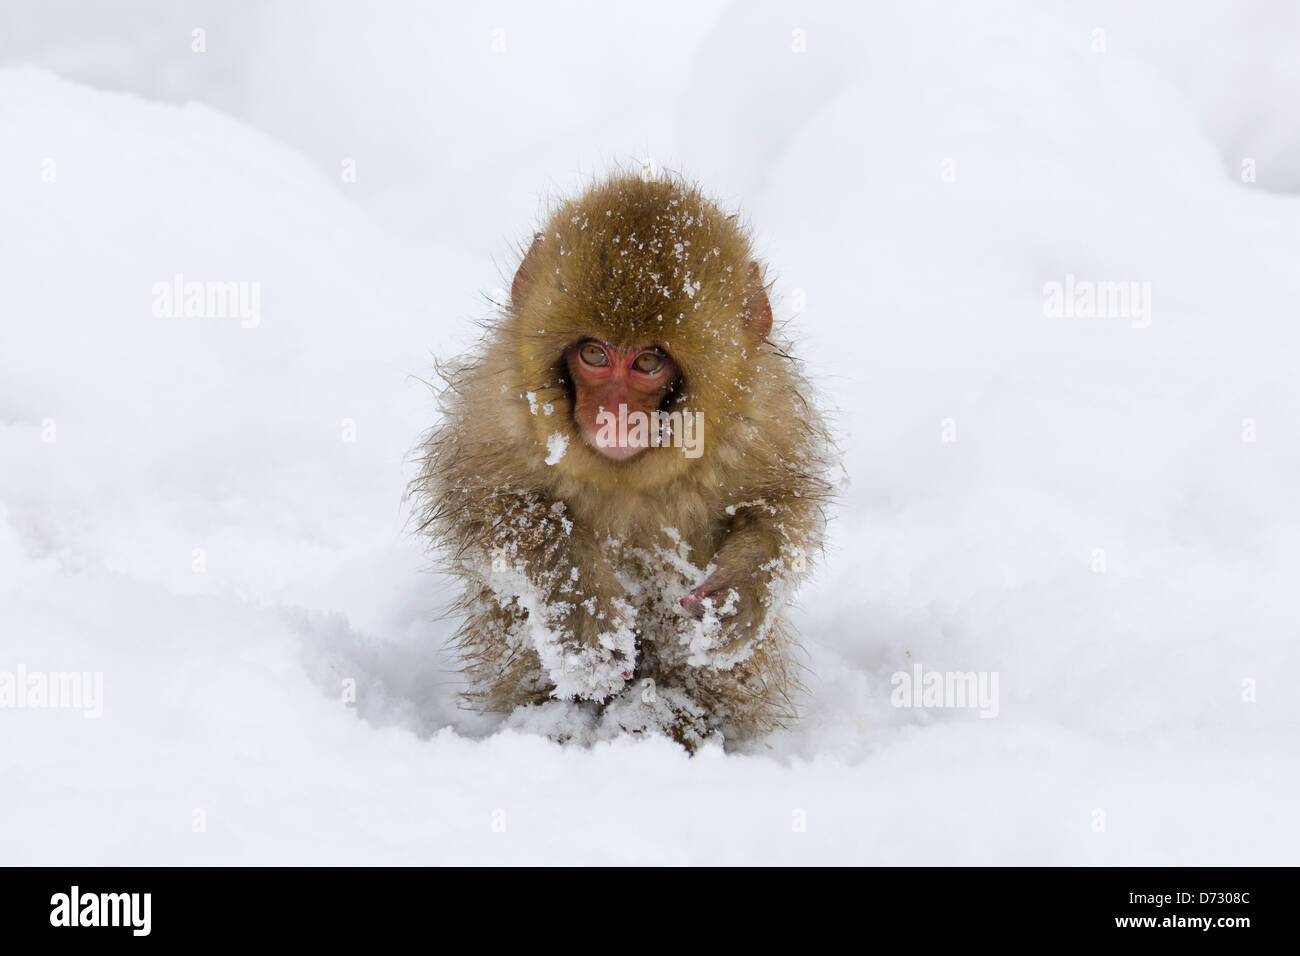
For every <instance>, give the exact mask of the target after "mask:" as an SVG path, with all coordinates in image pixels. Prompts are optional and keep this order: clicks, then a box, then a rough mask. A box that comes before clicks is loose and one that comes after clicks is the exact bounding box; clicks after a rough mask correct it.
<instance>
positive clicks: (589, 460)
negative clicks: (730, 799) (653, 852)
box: [412, 175, 831, 752]
mask: <svg viewBox="0 0 1300 956" xmlns="http://www.w3.org/2000/svg"><path fill="white" fill-rule="evenodd" d="M440 374H441V375H442V377H443V379H444V380H445V383H446V388H445V389H444V390H443V392H442V397H441V404H442V413H443V414H442V418H441V423H440V424H438V425H437V426H436V427H435V428H434V429H433V430H432V431H431V432H430V433H429V435H428V436H427V438H426V440H425V442H424V444H423V445H422V446H421V456H420V462H421V464H422V469H421V473H420V474H419V476H418V477H417V478H416V479H415V481H414V483H413V485H412V492H413V497H414V500H415V503H416V514H417V518H418V520H419V523H420V526H421V530H423V531H425V532H427V533H428V534H429V535H430V536H431V537H432V541H433V544H434V546H435V547H436V548H437V549H438V550H439V551H440V552H441V554H442V555H443V557H444V558H445V560H446V564H447V566H448V570H450V571H451V572H452V573H453V574H454V575H456V576H457V577H459V579H461V580H462V581H463V582H464V585H465V591H464V593H463V595H462V597H461V598H460V600H459V602H458V603H457V606H456V611H457V612H458V613H460V614H463V624H462V625H461V627H460V629H459V631H458V632H457V638H456V639H457V645H458V648H459V651H460V653H461V655H462V658H463V660H464V662H465V669H464V672H463V673H464V677H465V678H466V680H467V682H468V685H469V688H468V690H467V692H466V697H467V699H468V701H469V703H470V704H471V705H472V706H475V707H477V708H479V709H483V710H495V711H516V709H517V708H521V707H528V706H529V705H538V704H545V702H547V701H550V700H555V699H559V700H576V701H578V702H579V703H578V704H569V705H564V706H563V708H562V709H563V711H564V713H565V714H566V716H565V717H564V719H563V721H562V722H563V723H565V724H567V729H566V728H561V729H560V730H555V731H553V735H555V736H557V737H560V738H561V739H567V738H570V737H578V738H580V739H581V738H583V737H584V736H585V738H587V739H600V738H601V736H602V735H603V736H611V735H614V734H617V733H622V732H631V733H645V732H662V733H666V734H668V735H669V736H671V737H672V738H674V739H676V740H677V741H679V742H680V743H682V744H683V745H684V746H685V747H686V748H687V749H688V750H691V751H692V752H693V751H694V750H695V749H696V748H697V747H698V746H699V745H700V744H701V743H703V742H704V741H705V740H708V739H710V738H714V739H721V740H723V741H724V742H729V741H733V740H735V739H737V738H744V737H746V736H751V735H754V734H757V733H763V732H766V731H768V730H770V729H772V728H774V727H776V726H779V725H781V724H782V723H783V722H784V721H786V720H787V719H789V718H792V717H794V716H795V711H794V707H793V702H792V698H793V695H794V692H795V691H796V688H797V686H798V675H797V666H798V665H797V663H796V661H795V660H794V658H793V656H792V651H793V650H794V643H793V635H792V634H791V632H790V629H789V627H788V625H787V624H786V623H785V622H784V621H783V619H782V612H783V610H784V607H785V605H786V604H788V602H789V600H790V598H791V597H792V595H793V590H794V585H795V584H796V583H797V581H798V580H799V579H800V578H801V577H802V576H803V575H804V574H805V573H806V572H807V570H808V567H809V565H810V563H811V561H812V558H813V556H814V555H815V554H817V553H818V552H819V551H820V549H821V542H822V535H823V529H824V524H825V516H824V513H823V507H824V506H825V504H826V503H827V501H828V499H829V497H830V492H831V487H830V485H829V483H828V481H827V479H826V475H827V466H828V460H829V448H830V446H829V443H828V440H827V437H826V432H825V429H824V426H823V423H822V418H821V416H820V414H819V413H818V411H817V409H816V408H815V407H814V406H813V404H812V402H811V396H810V393H809V388H808V386H807V383H806V382H805V380H804V378H803V377H802V376H801V373H800V372H799V370H798V368H797V366H796V364H795V361H794V360H793V359H792V358H791V357H790V355H789V354H788V353H787V351H786V347H785V345H784V344H781V343H780V342H779V341H777V340H775V339H774V337H773V336H772V309H771V305H770V304H769V300H768V296H767V291H766V289H765V287H764V283H763V270H762V267H761V266H760V265H759V264H758V263H757V262H756V261H755V259H754V257H753V253H752V251H751V249H750V242H749V239H748V237H747V236H746V234H745V232H744V231H743V230H742V228H741V226H740V225H739V224H738V223H737V220H736V217H735V216H731V215H727V214H726V213H724V212H722V211H721V210H720V209H719V208H718V207H717V206H716V205H714V204H713V203H712V202H711V201H710V200H708V199H707V198H705V197H704V196H702V195H701V194H700V192H699V191H698V190H697V189H696V188H694V187H692V186H690V185H688V184H686V183H683V182H681V181H679V180H676V179H663V178H660V179H649V180H647V179H644V178H642V177H640V176H619V175H616V176H614V177H613V178H611V179H609V180H607V181H605V182H603V183H599V184H597V185H595V186H593V187H592V188H591V189H590V190H589V191H588V192H586V194H584V195H582V196H581V197H579V198H578V199H575V200H571V201H568V202H564V203H562V204H560V205H559V207H558V208H557V209H556V210H555V212H554V214H553V215H552V216H551V218H550V220H549V221H548V222H547V223H546V224H545V225H544V226H543V227H542V229H541V231H540V232H537V233H536V234H535V236H534V238H533V241H532V243H531V246H530V247H529V248H528V250H527V253H526V255H525V256H524V257H523V262H522V263H521V264H520V266H519V268H518V271H517V273H516V274H515V276H514V281H513V284H512V287H511V292H510V305H509V308H508V309H503V310H502V311H501V314H500V315H499V316H498V318H497V319H496V320H492V321H489V323H488V328H487V334H486V337H485V340H484V341H483V343H482V344H481V346H480V347H479V348H478V349H477V351H476V353H475V354H472V355H470V356H469V357H467V358H462V359H460V360H457V361H456V362H455V363H453V364H452V365H451V366H449V367H444V368H442V369H440ZM557 706H559V705H552V704H545V706H544V707H543V708H542V711H543V712H546V709H547V708H550V712H552V713H554V712H556V711H555V708H556V707H557ZM584 728H585V729H584ZM593 734H594V735H595V736H594V737H593V736H592V735H593Z"/></svg>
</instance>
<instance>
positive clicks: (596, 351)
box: [578, 342, 609, 366]
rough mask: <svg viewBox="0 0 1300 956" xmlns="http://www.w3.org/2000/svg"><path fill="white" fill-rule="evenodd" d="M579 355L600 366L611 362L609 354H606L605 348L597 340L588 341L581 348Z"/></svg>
mask: <svg viewBox="0 0 1300 956" xmlns="http://www.w3.org/2000/svg"><path fill="white" fill-rule="evenodd" d="M578 356H579V357H580V358H581V359H582V360H583V361H584V362H586V363H587V364H588V365H597V366H600V365H608V364H609V356H608V355H606V354H605V350H604V349H602V348H601V347H600V346H599V345H597V344H596V343H595V342H588V343H587V344H586V345H584V346H583V347H582V348H581V349H579V350H578Z"/></svg>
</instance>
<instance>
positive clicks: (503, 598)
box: [474, 493, 636, 700]
mask: <svg viewBox="0 0 1300 956" xmlns="http://www.w3.org/2000/svg"><path fill="white" fill-rule="evenodd" d="M485 503H490V506H489V507H488V508H486V509H484V510H483V513H482V514H481V516H480V520H481V522H482V524H481V525H480V530H479V534H477V535H474V537H476V538H477V539H478V540H481V541H483V542H485V544H486V545H487V547H486V548H485V549H484V553H483V554H482V555H481V556H480V557H481V560H480V561H478V562H476V564H477V568H476V573H477V574H479V575H481V576H482V578H483V580H484V581H485V583H486V584H487V586H488V587H489V588H490V589H491V591H492V593H493V595H494V596H495V597H496V600H497V601H498V602H500V603H501V604H502V605H507V606H508V605H510V604H513V603H517V604H518V605H519V606H520V607H521V608H523V609H524V610H525V611H527V613H528V620H527V633H528V637H529V639H530V642H531V643H532V645H533V647H534V649H535V650H536V651H537V655H538V658H539V660H540V661H541V664H542V667H543V669H544V670H545V672H546V676H547V678H548V679H549V680H550V682H551V683H552V684H554V686H555V690H554V696H556V697H579V698H583V699H592V700H603V699H605V698H607V697H609V696H611V695H613V694H615V693H617V692H618V691H620V690H621V689H622V688H623V685H624V683H625V682H626V681H627V680H628V679H629V678H631V676H632V673H633V669H634V666H635V663H636V662H635V634H634V632H633V628H632V623H633V618H634V614H633V611H632V609H631V608H630V606H629V605H628V604H627V603H626V602H625V601H624V599H623V588H622V586H621V585H620V584H619V582H618V580H617V578H616V576H615V574H614V572H613V569H612V568H611V567H610V565H609V562H608V561H607V559H606V558H605V556H604V555H603V554H602V551H601V548H600V545H599V542H598V541H597V540H596V538H595V536H594V535H593V534H592V533H591V532H589V531H587V530H586V529H584V528H582V527H581V526H579V525H577V524H576V523H575V522H574V521H573V519H572V518H570V517H569V516H568V514H567V512H566V509H565V507H564V504H563V503H562V502H552V501H548V500H547V499H546V498H544V497H542V496H539V495H536V494H522V493H496V494H493V495H491V496H490V497H489V498H488V500H487V502H480V503H479V505H478V507H479V508H480V509H483V505H484V504H485Z"/></svg>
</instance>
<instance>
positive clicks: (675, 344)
mask: <svg viewBox="0 0 1300 956" xmlns="http://www.w3.org/2000/svg"><path fill="white" fill-rule="evenodd" d="M511 300H512V309H511V315H510V320H509V321H510V323H511V330H512V338H513V340H514V341H515V342H516V343H517V348H518V352H517V358H518V363H519V368H518V371H519V374H520V375H521V377H522V380H523V382H524V383H525V396H526V399H527V401H528V406H529V409H530V412H531V414H532V415H533V419H534V426H533V427H534V432H535V435H536V438H537V441H538V443H539V446H540V447H546V448H550V449H552V450H554V449H555V448H556V442H555V438H554V436H555V435H556V434H557V433H558V434H559V435H560V436H562V438H563V439H564V441H562V442H560V443H559V447H561V448H562V449H563V458H562V459H560V460H559V461H557V462H556V465H557V466H558V467H561V470H564V471H574V470H575V469H576V470H577V473H581V474H583V475H586V476H592V475H596V476H599V477H603V478H604V480H606V481H607V482H618V483H634V484H640V485H643V486H644V485H647V484H654V483H657V482H658V481H662V480H667V479H669V478H671V477H672V476H673V475H674V474H678V473H680V471H681V470H682V469H685V468H687V467H690V466H691V464H692V462H693V461H697V460H701V459H704V458H706V457H707V455H708V454H709V445H710V442H711V440H712V441H716V440H719V439H721V438H723V437H725V436H726V435H727V434H728V432H729V431H730V430H731V429H733V428H734V427H735V424H736V422H737V421H741V420H743V419H744V416H745V413H746V409H747V406H748V404H749V403H750V401H751V400H752V399H753V398H754V389H755V387H756V384H757V381H758V378H759V376H758V375H756V368H757V367H760V366H761V361H762V356H761V355H760V349H761V346H762V343H763V341H764V339H765V338H766V336H767V335H768V334H769V332H770V331H771V328H772V310H771V306H770V304H769V302H768V298H767V293H766V291H765V290H764V287H763V281H762V272H761V270H760V268H759V266H758V263H756V262H755V261H754V259H753V256H752V253H751V251H750V245H749V240H748V238H747V237H746V236H745V234H744V232H743V231H742V230H741V228H740V227H739V225H738V224H737V223H736V220H735V217H733V216H729V215H727V214H725V213H723V212H722V211H721V210H720V209H718V208H717V207H716V206H715V205H713V204H712V203H711V202H709V201H708V200H706V199H704V198H703V197H702V196H701V195H700V194H699V193H698V192H697V191H696V190H694V189H693V188H690V187H688V186H685V185H683V184H681V183H678V182H674V181H668V180H662V179H658V180H649V181H646V180H643V179H641V178H639V177H635V176H628V177H616V178H614V179H612V180H609V181H607V182H605V183H603V184H601V185H598V186H596V187H595V188H593V189H591V190H590V191H588V192H587V193H586V194H584V195H583V196H582V197H581V198H579V199H577V200H573V201H570V202H567V203H565V204H563V205H562V206H561V207H560V208H559V209H558V210H557V211H556V213H555V214H554V215H553V216H552V217H551V219H550V220H549V222H547V224H546V225H545V227H544V228H543V229H542V231H540V232H538V233H537V234H536V236H535V237H534V239H533V242H532V245H531V247H530V248H529V250H528V252H527V254H526V256H525V257H524V260H523V262H522V264H521V265H520V266H519V270H518V272H517V273H516V274H515V277H514V282H513V284H512V288H511ZM768 358H769V360H771V357H770V356H769V357H768ZM684 416H690V420H689V421H686V420H685V418H684ZM697 423H703V424H702V427H703V429H704V430H705V432H706V435H708V436H709V437H703V436H702V437H703V440H702V442H700V444H701V446H702V447H701V448H700V449H698V450H697V451H695V452H694V453H693V454H688V453H687V452H688V451H690V449H687V448H685V447H683V444H682V439H683V437H684V436H683V432H684V431H686V430H688V429H691V428H694V427H697ZM665 424H667V426H668V427H667V430H666V431H665V430H664V428H663V426H664V425H665ZM643 426H644V427H643ZM566 443H567V444H566Z"/></svg>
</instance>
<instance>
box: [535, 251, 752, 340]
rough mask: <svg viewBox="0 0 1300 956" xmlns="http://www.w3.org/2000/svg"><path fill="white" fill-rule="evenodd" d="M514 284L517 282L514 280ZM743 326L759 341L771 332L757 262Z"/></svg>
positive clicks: (750, 283) (748, 291) (748, 294)
mask: <svg viewBox="0 0 1300 956" xmlns="http://www.w3.org/2000/svg"><path fill="white" fill-rule="evenodd" d="M515 281H516V282H518V281H519V280H518V279H517V278H516V279H515ZM745 324H746V325H748V326H749V327H750V328H751V329H752V330H753V331H754V332H755V333H756V334H757V335H758V337H759V338H760V339H765V338H767V336H768V333H770V332H771V331H772V303H771V302H769V301H768V299H767V290H766V289H764V288H763V270H761V269H760V268H759V267H758V263H757V262H752V261H751V262H750V263H749V285H748V288H747V289H746V290H745Z"/></svg>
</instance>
